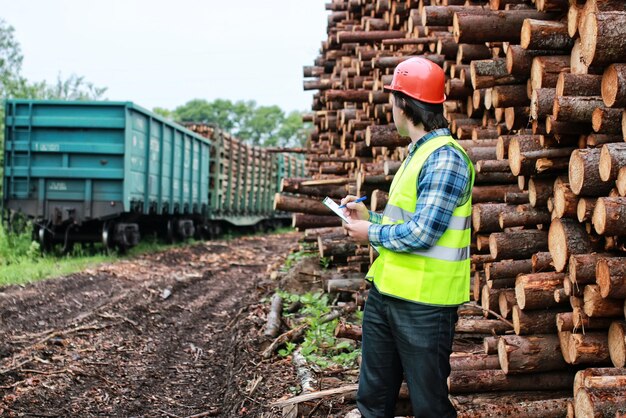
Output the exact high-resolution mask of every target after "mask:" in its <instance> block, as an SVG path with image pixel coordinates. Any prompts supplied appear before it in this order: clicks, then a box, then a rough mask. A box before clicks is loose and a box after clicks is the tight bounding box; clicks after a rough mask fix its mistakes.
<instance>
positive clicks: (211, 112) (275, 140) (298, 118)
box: [172, 99, 311, 147]
mask: <svg viewBox="0 0 626 418" xmlns="http://www.w3.org/2000/svg"><path fill="white" fill-rule="evenodd" d="M172 116H173V118H174V119H175V120H178V121H181V122H204V123H212V124H215V125H216V126H218V127H220V128H221V129H224V130H225V131H227V132H230V133H232V134H233V135H235V136H236V137H237V138H239V139H241V140H244V141H246V142H248V143H250V144H253V145H260V146H265V147H267V146H282V147H287V146H303V145H304V143H305V141H306V138H307V136H308V133H309V131H310V130H311V125H310V124H304V123H303V122H302V114H301V113H300V112H297V111H293V112H291V113H289V114H285V112H284V111H283V110H281V109H280V108H279V107H278V106H258V105H257V104H256V102H254V101H237V102H232V101H230V100H225V99H216V100H213V101H212V102H209V101H207V100H204V99H194V100H190V101H188V102H187V103H185V104H184V105H182V106H178V107H177V108H176V109H174V111H173V112H172Z"/></svg>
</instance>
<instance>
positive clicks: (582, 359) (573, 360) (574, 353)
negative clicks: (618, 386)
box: [568, 332, 609, 365]
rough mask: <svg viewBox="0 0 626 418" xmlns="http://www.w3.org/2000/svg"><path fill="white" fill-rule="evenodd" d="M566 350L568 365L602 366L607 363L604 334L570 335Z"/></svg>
mask: <svg viewBox="0 0 626 418" xmlns="http://www.w3.org/2000/svg"><path fill="white" fill-rule="evenodd" d="M568 349H569V360H570V364H589V365H603V364H607V363H608V362H609V342H608V338H607V334H606V332H586V333H585V334H570V341H569V345H568Z"/></svg>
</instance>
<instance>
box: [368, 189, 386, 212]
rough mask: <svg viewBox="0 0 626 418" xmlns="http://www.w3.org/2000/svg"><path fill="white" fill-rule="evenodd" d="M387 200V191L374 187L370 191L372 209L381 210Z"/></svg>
mask: <svg viewBox="0 0 626 418" xmlns="http://www.w3.org/2000/svg"><path fill="white" fill-rule="evenodd" d="M388 200H389V193H387V192H385V191H384V190H379V189H376V190H374V191H373V192H372V205H371V208H372V211H374V212H376V211H382V210H384V209H385V206H387V201H388Z"/></svg>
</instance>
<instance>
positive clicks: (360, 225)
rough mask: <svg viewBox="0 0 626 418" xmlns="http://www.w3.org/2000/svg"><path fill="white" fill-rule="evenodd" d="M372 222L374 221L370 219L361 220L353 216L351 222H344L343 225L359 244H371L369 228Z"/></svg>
mask: <svg viewBox="0 0 626 418" xmlns="http://www.w3.org/2000/svg"><path fill="white" fill-rule="evenodd" d="M371 224H372V223H371V222H368V221H360V220H357V219H354V218H352V219H351V220H350V223H349V224H344V225H343V227H344V228H345V229H346V231H348V235H350V237H351V238H352V239H353V240H354V241H355V242H356V243H357V244H369V242H370V240H369V238H368V236H367V230H368V229H369V226H370V225H371Z"/></svg>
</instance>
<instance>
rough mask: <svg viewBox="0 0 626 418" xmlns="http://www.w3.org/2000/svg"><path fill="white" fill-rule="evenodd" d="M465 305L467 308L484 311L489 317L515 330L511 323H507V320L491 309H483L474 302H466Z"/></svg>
mask: <svg viewBox="0 0 626 418" xmlns="http://www.w3.org/2000/svg"><path fill="white" fill-rule="evenodd" d="M466 305H469V306H475V307H477V308H480V309H482V310H483V311H485V312H489V313H490V314H491V315H493V316H495V317H496V318H497V319H499V320H500V321H502V322H504V323H505V324H507V325H509V326H510V327H511V328H513V329H514V328H515V327H514V326H513V323H512V322H511V321H508V320H507V319H506V318H504V317H503V316H502V315H500V314H499V313H497V312H494V311H492V310H491V309H485V308H483V307H482V306H480V305H478V304H477V303H476V302H468V303H466Z"/></svg>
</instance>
